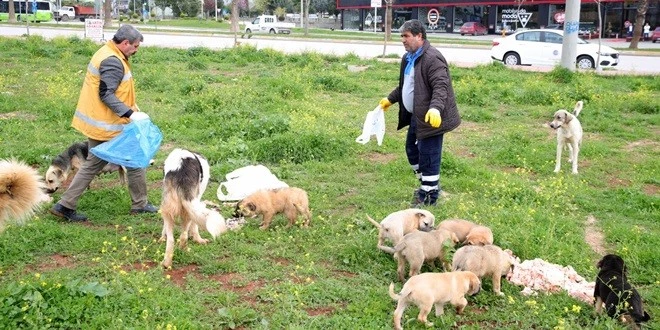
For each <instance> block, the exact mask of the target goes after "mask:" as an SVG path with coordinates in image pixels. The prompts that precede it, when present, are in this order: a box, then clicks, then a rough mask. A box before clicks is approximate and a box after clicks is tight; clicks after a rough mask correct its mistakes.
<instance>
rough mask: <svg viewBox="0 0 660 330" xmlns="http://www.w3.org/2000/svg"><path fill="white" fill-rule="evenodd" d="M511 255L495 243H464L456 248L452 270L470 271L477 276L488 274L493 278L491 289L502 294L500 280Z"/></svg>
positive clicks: (510, 264) (508, 268) (506, 271)
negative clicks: (464, 244) (483, 244)
mask: <svg viewBox="0 0 660 330" xmlns="http://www.w3.org/2000/svg"><path fill="white" fill-rule="evenodd" d="M512 266H513V260H512V257H511V255H509V254H508V253H507V252H505V251H503V250H502V249H501V248H500V247H498V246H496V245H485V246H477V245H466V246H463V247H461V248H460V249H458V250H456V252H455V253H454V259H453V261H452V270H454V271H457V270H464V271H471V272H473V273H475V274H477V276H479V278H483V277H485V276H490V277H491V278H492V280H493V291H494V292H495V293H497V294H498V295H500V296H502V295H504V293H502V291H501V290H500V287H501V286H500V280H501V279H502V276H505V275H506V274H507V273H509V271H511V267H512Z"/></svg>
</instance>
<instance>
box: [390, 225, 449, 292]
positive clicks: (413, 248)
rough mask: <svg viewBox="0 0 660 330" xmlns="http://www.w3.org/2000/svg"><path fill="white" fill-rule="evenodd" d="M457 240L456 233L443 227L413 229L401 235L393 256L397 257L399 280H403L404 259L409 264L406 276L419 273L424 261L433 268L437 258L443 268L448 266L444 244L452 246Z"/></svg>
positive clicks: (446, 268)
mask: <svg viewBox="0 0 660 330" xmlns="http://www.w3.org/2000/svg"><path fill="white" fill-rule="evenodd" d="M457 242H458V238H457V237H456V235H455V234H454V233H452V232H450V231H448V230H445V229H442V228H441V229H435V230H431V231H430V232H428V233H427V232H423V231H419V230H418V231H414V232H412V233H410V234H407V235H405V236H403V240H401V242H400V243H399V244H397V245H396V246H395V247H394V258H395V259H397V262H398V265H397V269H396V270H397V273H398V275H399V280H401V282H403V281H404V279H405V278H404V272H405V270H406V261H407V262H408V263H409V264H410V272H409V275H408V276H414V275H417V274H419V272H420V270H421V269H422V264H423V263H424V261H428V262H429V263H430V264H431V267H434V268H435V260H436V259H437V260H439V261H440V262H441V263H442V265H443V267H444V268H445V270H448V269H449V267H448V265H447V262H446V261H445V251H444V250H445V246H447V245H450V246H454V245H455V244H456V243H457Z"/></svg>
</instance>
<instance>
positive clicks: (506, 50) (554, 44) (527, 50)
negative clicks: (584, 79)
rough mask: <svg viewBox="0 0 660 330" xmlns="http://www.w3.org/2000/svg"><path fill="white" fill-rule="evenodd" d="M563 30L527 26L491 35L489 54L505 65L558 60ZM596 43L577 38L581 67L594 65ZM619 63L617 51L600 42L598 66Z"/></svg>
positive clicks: (596, 54) (559, 58)
mask: <svg viewBox="0 0 660 330" xmlns="http://www.w3.org/2000/svg"><path fill="white" fill-rule="evenodd" d="M563 39H564V31H561V30H548V29H537V30H526V31H520V32H516V33H514V34H512V35H510V36H507V37H504V38H497V39H493V48H491V50H490V57H491V58H492V59H493V60H496V61H500V62H503V63H504V64H506V65H557V64H559V62H560V61H561V48H562V41H563ZM597 59H598V44H592V43H588V42H586V41H584V40H582V39H580V38H578V40H577V57H576V64H577V67H578V68H580V69H591V68H595V67H596V61H597ZM617 64H619V52H618V51H617V50H615V49H614V48H612V47H608V46H604V45H601V46H600V66H601V67H614V66H616V65H617Z"/></svg>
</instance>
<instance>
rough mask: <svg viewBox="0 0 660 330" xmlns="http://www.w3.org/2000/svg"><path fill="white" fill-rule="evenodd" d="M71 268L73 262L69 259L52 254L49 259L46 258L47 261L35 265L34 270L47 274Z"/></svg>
mask: <svg viewBox="0 0 660 330" xmlns="http://www.w3.org/2000/svg"><path fill="white" fill-rule="evenodd" d="M73 267H74V262H73V260H72V258H71V257H68V256H65V255H61V254H53V255H51V256H50V257H48V260H46V261H44V262H42V263H40V264H38V265H36V266H35V269H36V271H38V272H47V271H50V270H54V269H61V268H73Z"/></svg>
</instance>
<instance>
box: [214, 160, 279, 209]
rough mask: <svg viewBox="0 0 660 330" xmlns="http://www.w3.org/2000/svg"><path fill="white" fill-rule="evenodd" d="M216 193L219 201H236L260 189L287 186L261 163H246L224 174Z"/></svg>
mask: <svg viewBox="0 0 660 330" xmlns="http://www.w3.org/2000/svg"><path fill="white" fill-rule="evenodd" d="M225 178H226V179H227V181H224V182H221V183H220V186H219V187H218V191H217V192H216V195H217V196H218V199H219V200H221V201H223V202H224V201H238V200H241V199H243V198H245V197H247V196H249V195H250V194H252V193H253V192H255V191H257V190H260V189H276V188H285V187H288V186H289V185H287V184H286V183H284V182H282V181H280V180H279V179H278V178H277V177H276V176H275V175H274V174H273V173H271V172H270V170H269V169H268V168H267V167H266V166H263V165H248V166H245V167H241V168H239V169H236V170H234V171H232V172H229V173H227V175H225Z"/></svg>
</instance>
